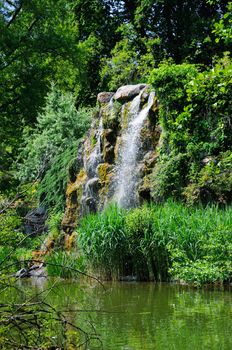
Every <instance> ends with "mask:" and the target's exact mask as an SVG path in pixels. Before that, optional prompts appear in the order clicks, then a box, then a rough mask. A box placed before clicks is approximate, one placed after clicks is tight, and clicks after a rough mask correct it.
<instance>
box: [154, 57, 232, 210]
mask: <svg viewBox="0 0 232 350" xmlns="http://www.w3.org/2000/svg"><path fill="white" fill-rule="evenodd" d="M150 81H151V83H152V84H153V86H154V87H155V90H156V91H157V94H158V98H159V101H160V123H161V125H162V127H163V130H164V137H163V140H162V146H161V149H160V151H161V156H160V159H159V165H158V167H156V168H155V172H154V174H153V197H154V199H155V200H158V201H160V200H164V199H165V198H167V197H168V196H170V195H172V196H174V197H175V198H179V199H185V200H186V201H187V202H189V203H194V202H199V201H201V202H208V201H218V202H221V203H226V202H227V203H228V202H231V199H232V178H231V174H232V173H231V169H232V162H231V146H232V138H231V135H232V134H231V123H232V120H231V114H232V105H231V99H230V97H229V96H231V93H232V84H231V81H232V64H231V60H230V58H229V57H228V56H225V57H224V58H223V59H221V60H219V61H218V62H217V63H216V64H215V65H214V68H213V69H208V70H204V71H203V72H201V71H200V70H199V69H198V70H197V66H195V65H190V64H182V65H175V64H170V63H164V64H162V65H161V66H160V67H159V68H157V69H155V70H153V72H152V74H151V78H150Z"/></svg>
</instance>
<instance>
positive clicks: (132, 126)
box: [62, 84, 161, 233]
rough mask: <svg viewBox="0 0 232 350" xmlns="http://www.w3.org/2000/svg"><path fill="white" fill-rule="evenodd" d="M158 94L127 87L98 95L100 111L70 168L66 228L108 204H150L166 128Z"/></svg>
mask: <svg viewBox="0 0 232 350" xmlns="http://www.w3.org/2000/svg"><path fill="white" fill-rule="evenodd" d="M157 112H158V103H157V98H156V95H155V93H154V92H153V91H151V90H150V87H149V86H148V85H146V84H138V85H127V86H123V87H121V88H119V89H118V90H117V91H116V93H112V92H102V93H99V94H98V96H97V112H96V114H95V116H94V118H93V122H92V126H91V128H90V130H89V132H88V134H87V136H86V138H85V140H84V142H83V143H82V145H81V147H80V149H79V151H78V157H77V159H76V162H75V164H74V165H73V166H72V169H70V182H69V184H68V187H67V191H66V210H65V215H64V218H63V222H62V225H63V229H64V231H65V232H66V233H71V232H72V231H73V229H74V228H75V226H76V223H77V220H78V218H79V217H80V216H83V215H86V214H88V213H91V212H96V211H100V210H102V209H103V208H104V206H105V205H106V203H109V202H110V201H112V202H116V203H117V204H118V205H120V206H123V207H126V208H128V207H134V206H136V205H138V204H140V203H141V202H143V201H144V200H149V199H150V185H149V175H150V174H151V173H152V171H153V169H154V166H155V164H156V160H157V156H158V150H157V146H158V145H159V142H160V135H161V127H160V126H159V124H158V122H157V120H158V118H157Z"/></svg>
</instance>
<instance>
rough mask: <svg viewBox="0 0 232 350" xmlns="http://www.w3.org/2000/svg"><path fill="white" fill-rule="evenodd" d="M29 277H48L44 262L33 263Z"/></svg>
mask: <svg viewBox="0 0 232 350" xmlns="http://www.w3.org/2000/svg"><path fill="white" fill-rule="evenodd" d="M28 275H29V277H47V272H46V269H45V267H44V266H43V264H40V265H33V266H32V267H31V268H30V270H29V272H28Z"/></svg>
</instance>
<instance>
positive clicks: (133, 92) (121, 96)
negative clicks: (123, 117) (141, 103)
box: [114, 84, 147, 102]
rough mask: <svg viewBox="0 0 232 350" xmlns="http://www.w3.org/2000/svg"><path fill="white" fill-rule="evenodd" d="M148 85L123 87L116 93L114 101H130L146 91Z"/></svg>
mask: <svg viewBox="0 0 232 350" xmlns="http://www.w3.org/2000/svg"><path fill="white" fill-rule="evenodd" d="M146 86H147V85H146V84H137V85H125V86H121V87H120V88H119V89H118V90H117V91H116V93H115V95H114V99H115V100H116V101H122V102H125V101H129V100H131V99H133V98H134V97H135V96H137V95H139V93H140V91H141V90H142V89H144V88H145V87H146Z"/></svg>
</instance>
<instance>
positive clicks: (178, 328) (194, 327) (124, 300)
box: [8, 279, 232, 350]
mask: <svg viewBox="0 0 232 350" xmlns="http://www.w3.org/2000/svg"><path fill="white" fill-rule="evenodd" d="M19 284H20V287H21V288H23V290H25V291H27V290H29V289H30V290H31V289H33V290H34V291H35V293H37V294H41V293H42V294H43V293H44V296H45V297H46V301H48V302H49V303H50V304H52V305H53V306H54V307H57V308H58V309H59V310H62V311H65V312H66V315H67V317H68V318H69V319H70V320H71V321H72V323H76V324H78V325H80V326H81V327H82V328H83V329H85V330H86V331H88V332H92V333H94V332H96V334H98V335H99V337H100V339H101V341H102V345H101V344H100V343H99V342H97V341H93V342H91V343H90V344H89V345H88V349H90V350H96V349H102V347H103V349H105V350H119V349H120V350H140V349H143V350H161V349H162V350H163V349H167V350H169V349H170V350H182V349H183V350H187V349H189V350H190V349H191V350H193V349H194V350H198V349H215V350H216V349H217V350H218V349H220V350H222V349H225V350H227V349H228V350H230V349H232V337H231V335H232V322H231V316H232V293H231V291H229V290H226V291H220V290H206V289H193V288H190V287H187V286H181V285H177V284H165V283H162V284H154V283H137V282H120V283H119V282H117V283H116V282H115V283H108V282H107V283H104V285H105V289H104V288H103V287H102V286H101V285H99V284H92V283H83V282H77V281H71V280H60V279H57V280H55V279H48V280H43V279H38V280H37V281H36V280H21V281H19ZM51 286H53V288H52V289H49V288H50V287H51ZM13 297H15V296H13V295H11V297H9V296H8V300H9V298H13ZM17 298H19V297H17ZM67 310H68V311H67ZM94 329H95V331H94Z"/></svg>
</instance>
